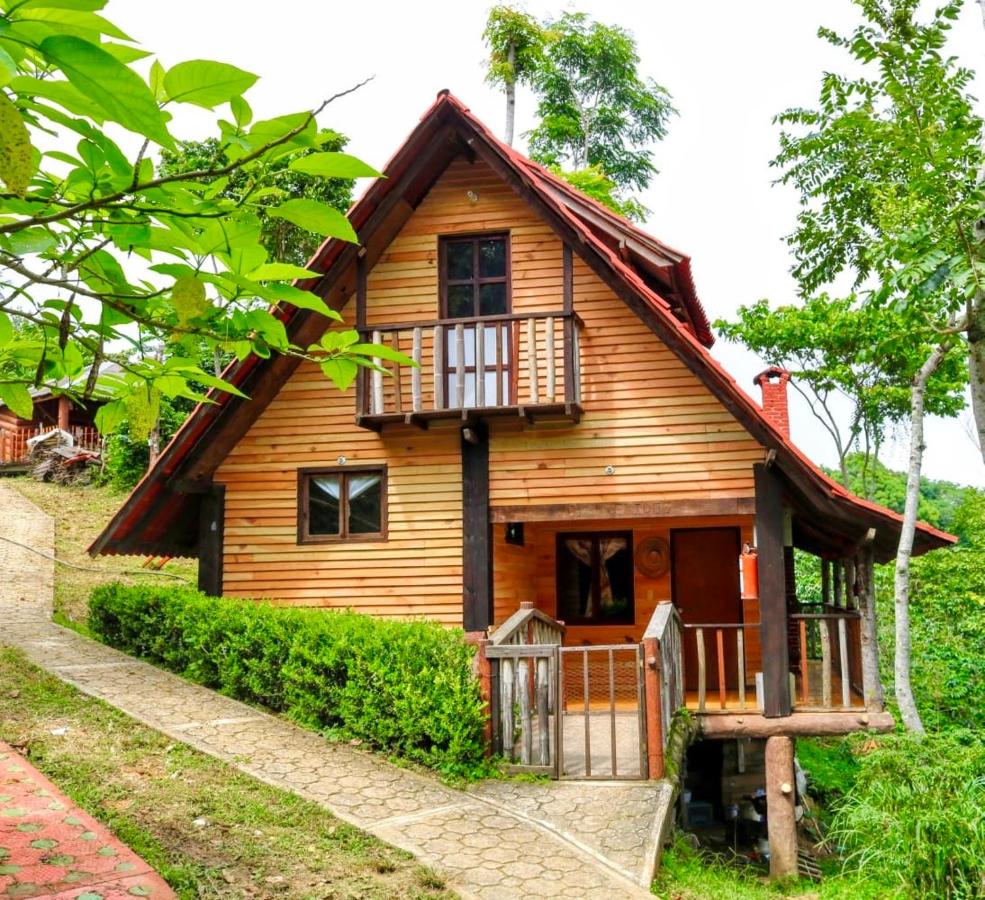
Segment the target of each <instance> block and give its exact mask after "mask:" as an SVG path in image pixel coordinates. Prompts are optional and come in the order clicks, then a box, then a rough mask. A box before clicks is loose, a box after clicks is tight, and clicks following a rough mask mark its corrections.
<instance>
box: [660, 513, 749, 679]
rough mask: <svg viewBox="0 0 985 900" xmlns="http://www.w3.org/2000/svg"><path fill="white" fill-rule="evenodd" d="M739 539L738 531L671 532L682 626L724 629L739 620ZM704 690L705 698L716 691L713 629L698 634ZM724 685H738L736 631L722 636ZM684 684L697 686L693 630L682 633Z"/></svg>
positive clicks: (675, 591)
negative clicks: (702, 652)
mask: <svg viewBox="0 0 985 900" xmlns="http://www.w3.org/2000/svg"><path fill="white" fill-rule="evenodd" d="M740 546H741V545H740V534H739V529H738V528H687V529H680V530H674V531H671V533H670V548H671V550H670V553H671V592H672V596H673V601H674V605H675V606H676V607H677V609H678V610H679V612H680V614H681V621H682V622H683V623H684V625H709V626H714V625H723V624H731V623H738V622H741V621H742V597H741V594H740V589H739V552H740ZM703 633H704V644H705V665H706V672H707V675H706V679H705V685H706V687H707V688H708V695H709V696H712V694H713V693H714V692H715V691H717V689H718V648H717V641H716V635H715V629H714V628H713V627H707V628H704V629H703ZM722 637H723V645H724V651H725V652H724V656H723V658H724V665H725V683H726V686H727V687H729V688H735V687H737V686H738V666H737V660H738V657H737V655H736V649H735V629H734V628H728V629H724V630H723V632H722ZM684 683H685V687H686V688H687V690H689V691H693V690H697V687H698V650H697V641H696V635H695V630H694V629H693V628H685V629H684Z"/></svg>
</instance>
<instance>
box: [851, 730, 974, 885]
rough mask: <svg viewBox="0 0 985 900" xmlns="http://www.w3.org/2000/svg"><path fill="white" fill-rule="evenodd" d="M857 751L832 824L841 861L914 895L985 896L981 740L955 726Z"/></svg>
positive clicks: (881, 741)
mask: <svg viewBox="0 0 985 900" xmlns="http://www.w3.org/2000/svg"><path fill="white" fill-rule="evenodd" d="M862 740H866V739H864V738H857V739H855V742H856V743H858V742H860V741H862ZM860 751H861V756H860V759H859V773H858V778H857V779H856V781H855V784H854V786H853V787H852V788H851V790H850V791H849V792H848V794H847V795H846V796H845V798H844V800H843V801H842V802H841V803H840V804H839V806H838V811H837V813H836V815H835V817H834V821H833V824H832V835H833V837H834V838H835V840H836V841H838V842H839V843H840V844H841V845H842V846H843V847H844V848H845V850H846V851H847V852H848V857H847V859H846V863H849V864H857V865H858V866H859V868H861V869H863V870H864V871H865V872H867V873H870V874H874V875H877V876H879V877H881V878H883V879H884V880H886V881H888V882H892V881H894V880H895V881H897V882H898V883H899V884H900V885H901V886H903V887H905V889H906V890H907V891H909V892H912V894H913V895H914V896H917V897H954V898H972V897H982V896H985V741H983V740H982V739H981V737H979V736H977V735H975V734H974V733H972V732H970V731H961V730H957V729H956V730H954V731H950V732H946V733H940V734H927V735H922V736H921V735H913V734H906V735H893V736H890V737H885V738H880V739H879V742H878V746H877V748H876V749H871V750H868V751H866V747H865V746H864V745H863V746H861V747H860Z"/></svg>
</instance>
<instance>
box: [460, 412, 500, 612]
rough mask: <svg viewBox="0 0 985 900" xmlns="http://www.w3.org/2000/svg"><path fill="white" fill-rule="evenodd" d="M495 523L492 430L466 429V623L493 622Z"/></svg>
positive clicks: (481, 427) (483, 427)
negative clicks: (492, 513)
mask: <svg viewBox="0 0 985 900" xmlns="http://www.w3.org/2000/svg"><path fill="white" fill-rule="evenodd" d="M492 618H493V617H492V523H491V522H490V521H489V430H488V428H487V427H486V424H485V422H476V423H475V424H473V425H469V426H468V427H466V428H463V429H462V627H463V628H464V629H465V630H466V631H486V630H487V629H488V628H489V626H490V625H491V624H492Z"/></svg>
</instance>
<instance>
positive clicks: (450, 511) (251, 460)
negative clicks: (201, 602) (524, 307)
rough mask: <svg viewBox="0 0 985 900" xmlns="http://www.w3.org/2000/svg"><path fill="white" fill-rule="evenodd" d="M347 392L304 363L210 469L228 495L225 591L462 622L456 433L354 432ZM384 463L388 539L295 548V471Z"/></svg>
mask: <svg viewBox="0 0 985 900" xmlns="http://www.w3.org/2000/svg"><path fill="white" fill-rule="evenodd" d="M354 404H355V396H354V391H353V390H352V389H350V390H349V391H346V392H345V393H340V392H339V391H338V390H336V389H335V387H334V386H333V385H332V384H331V383H329V382H328V381H327V380H326V379H325V377H324V376H323V375H322V374H321V372H320V371H319V370H318V369H317V367H315V366H313V365H309V364H304V365H302V366H301V367H300V368H299V369H298V371H297V373H296V374H295V375H294V377H292V378H291V379H290V380H289V381H288V383H287V384H286V385H285V386H284V388H283V389H282V390H281V391H280V393H279V394H278V395H277V397H276V398H275V399H274V400H273V401H272V402H271V404H270V405H269V406H268V407H267V408H266V409H265V410H264V412H263V413H262V414H261V416H260V418H259V419H258V420H257V421H256V423H255V424H254V425H253V427H252V428H251V429H250V431H249V433H248V434H247V435H246V437H245V438H244V439H243V440H242V441H240V443H239V444H238V445H237V446H236V447H235V448H234V450H233V451H232V453H230V455H229V456H228V457H227V458H226V460H225V461H224V462H223V464H222V465H221V466H220V467H219V469H218V471H217V472H216V481H218V482H220V483H221V484H224V485H225V486H226V527H225V545H224V555H223V574H224V578H223V591H224V593H225V594H227V595H229V596H234V597H236V596H239V597H270V598H273V599H275V600H278V601H280V602H283V603H286V604H293V605H298V606H301V605H305V606H331V607H347V606H351V607H352V608H353V609H357V610H360V611H362V612H368V613H375V614H378V615H388V616H389V615H394V616H415V615H423V616H429V617H432V618H435V619H438V620H440V621H442V622H446V623H448V624H460V623H461V616H462V488H461V454H460V449H459V437H458V432H457V430H454V429H450V428H448V429H434V430H432V431H424V432H422V431H414V432H413V433H404V434H401V435H399V436H396V435H395V436H390V435H388V436H386V437H385V438H381V437H380V435H378V434H375V433H374V432H371V431H366V430H365V429H362V428H358V427H357V426H356V425H355V421H354V409H355V405H354ZM339 456H345V457H346V459H347V460H348V462H349V463H351V464H360V465H363V464H370V463H386V464H387V465H388V467H389V470H388V475H389V478H388V481H389V489H388V502H389V537H388V539H387V540H385V541H379V540H375V541H370V540H367V541H346V542H343V543H338V544H303V545H298V543H297V519H296V515H297V470H298V469H299V468H303V467H310V466H320V465H325V466H333V465H337V460H338V457H339Z"/></svg>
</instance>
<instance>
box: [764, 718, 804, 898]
mask: <svg viewBox="0 0 985 900" xmlns="http://www.w3.org/2000/svg"><path fill="white" fill-rule="evenodd" d="M795 802H796V788H795V782H794V772H793V740H792V739H791V738H789V737H780V736H775V737H770V738H767V739H766V815H767V828H768V831H769V840H770V878H772V879H774V880H777V879H784V878H794V877H796V875H797V821H796V818H795V815H794V804H795Z"/></svg>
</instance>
